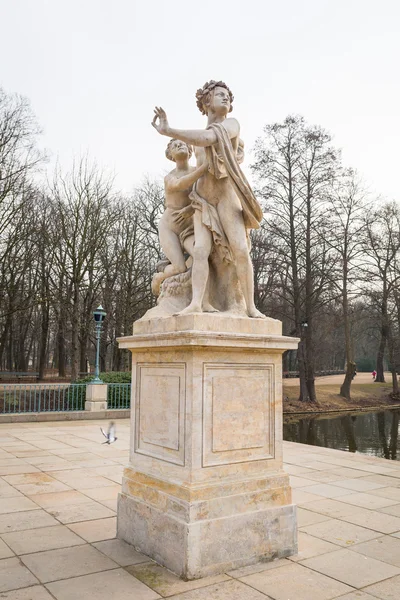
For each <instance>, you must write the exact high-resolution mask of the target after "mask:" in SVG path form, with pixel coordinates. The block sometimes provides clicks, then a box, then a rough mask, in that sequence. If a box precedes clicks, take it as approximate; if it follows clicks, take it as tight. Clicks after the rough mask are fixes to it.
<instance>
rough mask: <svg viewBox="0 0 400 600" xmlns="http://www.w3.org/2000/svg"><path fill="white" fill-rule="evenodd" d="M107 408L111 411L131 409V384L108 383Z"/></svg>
mask: <svg viewBox="0 0 400 600" xmlns="http://www.w3.org/2000/svg"><path fill="white" fill-rule="evenodd" d="M107 385H108V389H107V407H108V408H109V409H117V408H130V407H131V384H130V383H108V384H107Z"/></svg>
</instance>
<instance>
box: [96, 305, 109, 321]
mask: <svg viewBox="0 0 400 600" xmlns="http://www.w3.org/2000/svg"><path fill="white" fill-rule="evenodd" d="M106 315H107V313H106V311H105V310H104V308H103V307H102V306H101V304H100V306H98V307H97V308H96V310H94V311H93V316H94V320H95V321H96V323H102V322H103V321H104V319H105V318H106Z"/></svg>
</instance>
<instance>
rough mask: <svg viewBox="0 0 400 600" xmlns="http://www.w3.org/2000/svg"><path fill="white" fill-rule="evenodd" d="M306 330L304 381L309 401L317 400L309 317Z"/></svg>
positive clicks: (312, 341)
mask: <svg viewBox="0 0 400 600" xmlns="http://www.w3.org/2000/svg"><path fill="white" fill-rule="evenodd" d="M307 323H308V326H307V330H306V346H305V356H306V369H307V370H306V382H307V391H308V398H309V401H310V402H316V401H317V395H316V392H315V376H314V340H313V334H312V333H313V332H312V325H313V324H312V320H311V317H309V318H308V319H307Z"/></svg>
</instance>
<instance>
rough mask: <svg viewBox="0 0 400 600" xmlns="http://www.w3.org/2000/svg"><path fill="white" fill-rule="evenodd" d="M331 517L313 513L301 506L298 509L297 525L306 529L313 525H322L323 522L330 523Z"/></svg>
mask: <svg viewBox="0 0 400 600" xmlns="http://www.w3.org/2000/svg"><path fill="white" fill-rule="evenodd" d="M329 519H330V517H329V516H327V515H321V514H320V513H316V512H312V511H311V510H307V509H306V508H303V507H301V506H298V507H297V525H298V527H305V526H306V525H313V524H314V523H322V522H323V521H329Z"/></svg>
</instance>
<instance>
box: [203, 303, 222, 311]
mask: <svg viewBox="0 0 400 600" xmlns="http://www.w3.org/2000/svg"><path fill="white" fill-rule="evenodd" d="M203 311H204V312H209V313H216V312H219V310H218V308H215V307H214V306H213V305H212V304H210V303H209V302H203Z"/></svg>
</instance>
